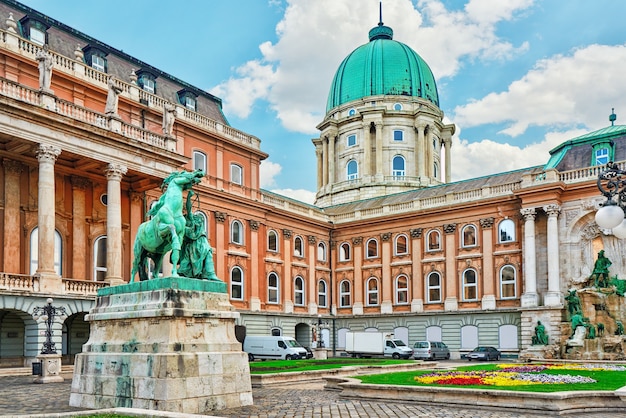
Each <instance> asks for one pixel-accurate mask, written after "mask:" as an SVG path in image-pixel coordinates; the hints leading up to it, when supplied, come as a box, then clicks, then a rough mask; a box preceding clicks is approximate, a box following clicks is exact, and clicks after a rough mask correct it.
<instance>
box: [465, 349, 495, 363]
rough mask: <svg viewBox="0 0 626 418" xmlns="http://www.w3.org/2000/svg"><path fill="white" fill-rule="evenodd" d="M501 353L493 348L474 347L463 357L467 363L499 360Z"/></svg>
mask: <svg viewBox="0 0 626 418" xmlns="http://www.w3.org/2000/svg"><path fill="white" fill-rule="evenodd" d="M501 355H502V353H500V351H498V349H497V348H495V347H483V346H481V347H476V348H475V349H473V350H472V351H470V352H469V353H467V354H466V355H465V358H467V361H472V360H500V356H501Z"/></svg>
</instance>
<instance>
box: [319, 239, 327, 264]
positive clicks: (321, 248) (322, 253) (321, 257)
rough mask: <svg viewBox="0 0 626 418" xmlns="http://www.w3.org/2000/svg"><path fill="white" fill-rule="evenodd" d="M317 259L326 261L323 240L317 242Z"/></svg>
mask: <svg viewBox="0 0 626 418" xmlns="http://www.w3.org/2000/svg"><path fill="white" fill-rule="evenodd" d="M317 261H326V244H324V243H323V242H320V243H318V244H317Z"/></svg>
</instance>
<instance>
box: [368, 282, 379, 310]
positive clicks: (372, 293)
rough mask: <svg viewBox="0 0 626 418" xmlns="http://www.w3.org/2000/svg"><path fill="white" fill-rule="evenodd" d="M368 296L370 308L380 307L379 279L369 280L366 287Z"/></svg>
mask: <svg viewBox="0 0 626 418" xmlns="http://www.w3.org/2000/svg"><path fill="white" fill-rule="evenodd" d="M365 288H366V291H367V295H366V299H365V300H366V301H367V305H368V306H374V305H378V301H379V298H378V279H377V278H375V277H370V278H369V279H367V283H366V285H365Z"/></svg>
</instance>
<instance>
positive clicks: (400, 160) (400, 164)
mask: <svg viewBox="0 0 626 418" xmlns="http://www.w3.org/2000/svg"><path fill="white" fill-rule="evenodd" d="M404 163H405V161H404V157H403V156H401V155H396V156H395V157H393V161H392V163H391V165H392V170H391V174H392V175H393V176H394V177H404V176H405V175H406V171H405V169H404Z"/></svg>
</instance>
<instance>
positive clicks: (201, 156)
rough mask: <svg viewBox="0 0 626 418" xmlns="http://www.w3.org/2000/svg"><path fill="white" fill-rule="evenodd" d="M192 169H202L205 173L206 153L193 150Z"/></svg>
mask: <svg viewBox="0 0 626 418" xmlns="http://www.w3.org/2000/svg"><path fill="white" fill-rule="evenodd" d="M193 169H194V170H202V171H204V172H205V173H206V154H205V153H204V152H201V151H194V152H193Z"/></svg>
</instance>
